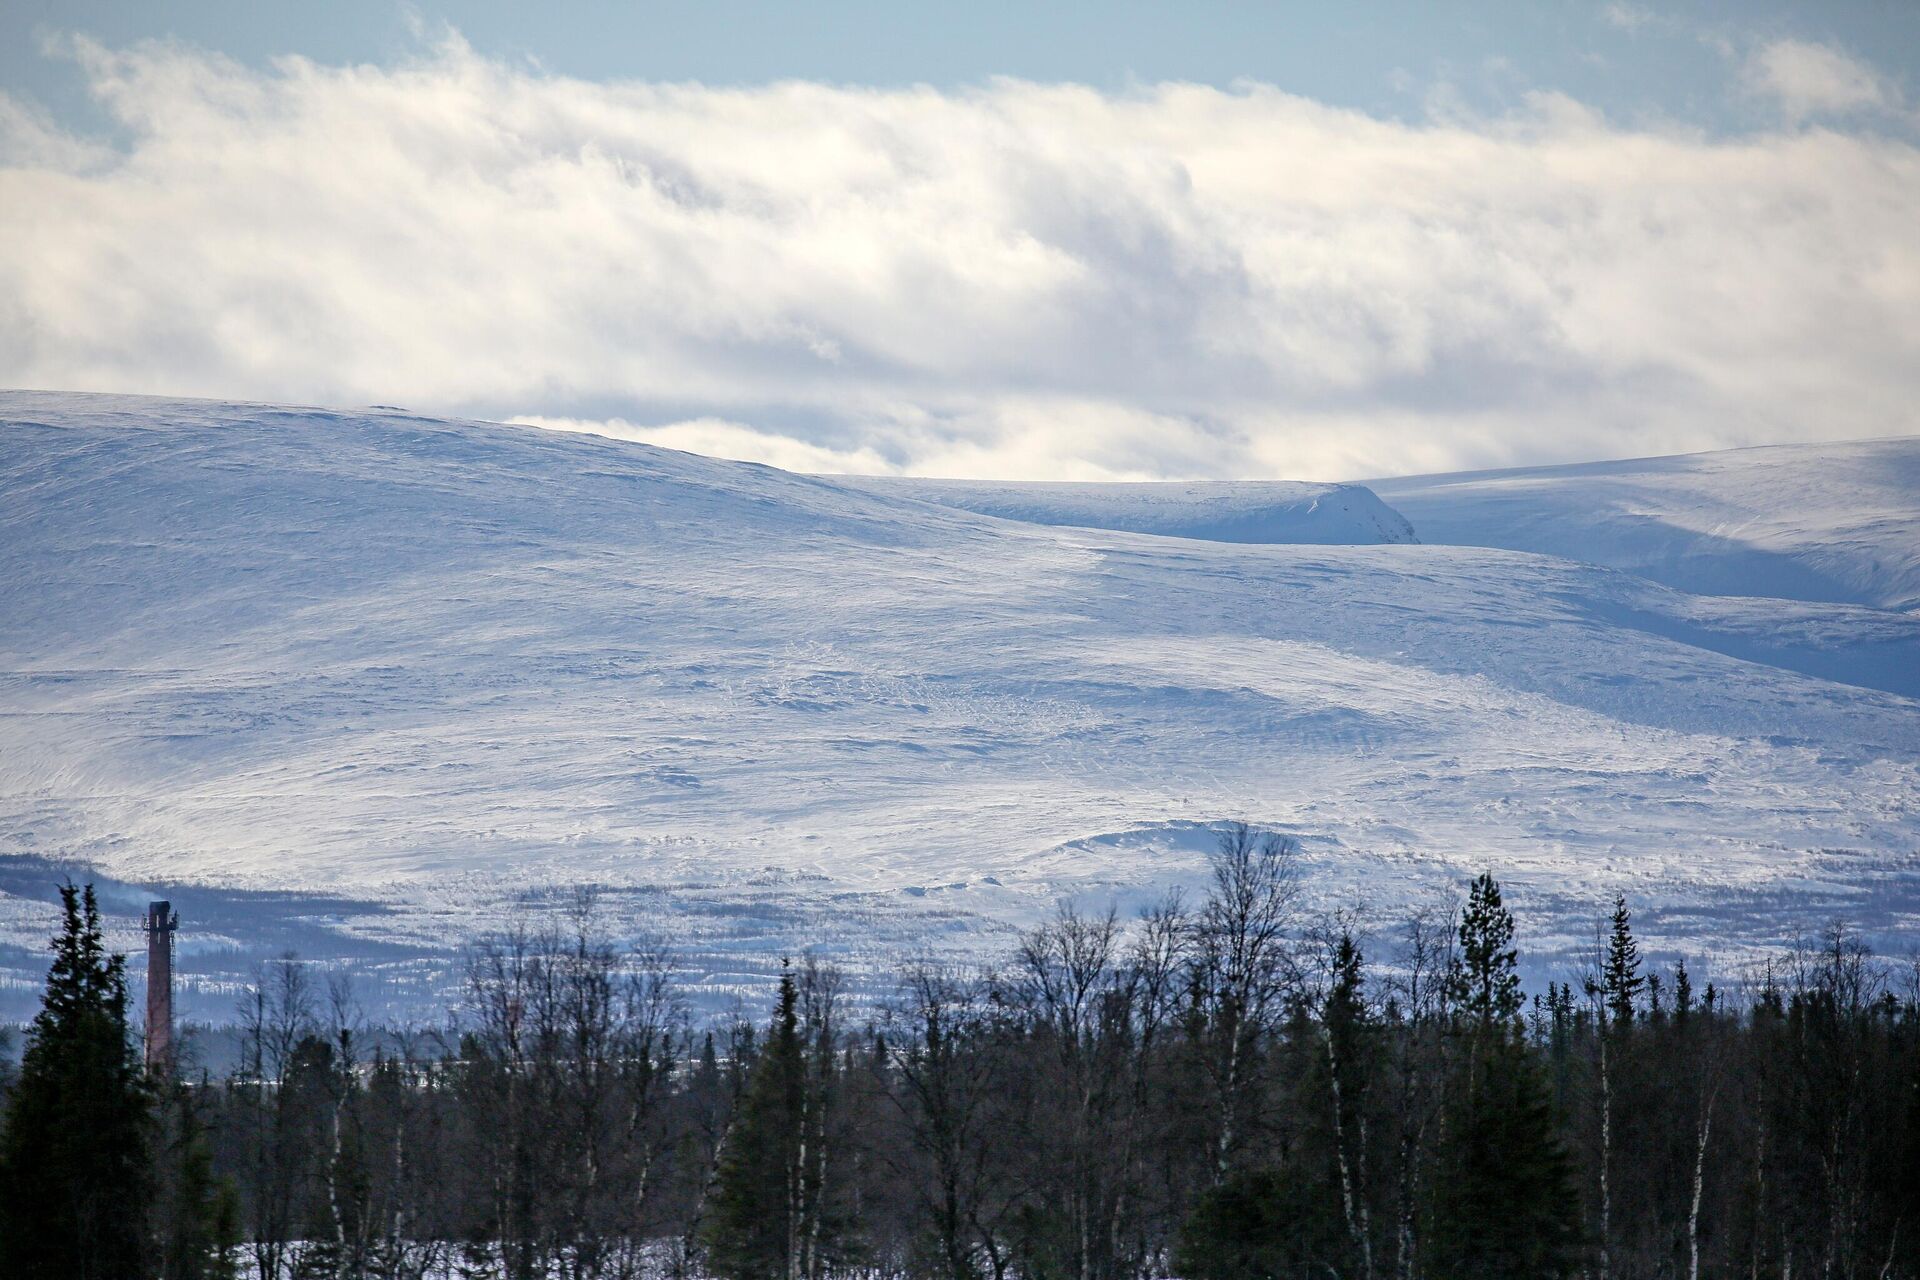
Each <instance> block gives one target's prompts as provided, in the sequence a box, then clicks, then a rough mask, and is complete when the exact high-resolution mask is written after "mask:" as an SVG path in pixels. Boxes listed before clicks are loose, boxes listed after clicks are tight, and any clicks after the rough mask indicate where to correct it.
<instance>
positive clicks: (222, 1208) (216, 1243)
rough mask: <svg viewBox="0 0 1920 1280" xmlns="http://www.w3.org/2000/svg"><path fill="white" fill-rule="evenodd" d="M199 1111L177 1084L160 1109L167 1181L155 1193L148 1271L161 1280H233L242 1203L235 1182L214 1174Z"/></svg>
mask: <svg viewBox="0 0 1920 1280" xmlns="http://www.w3.org/2000/svg"><path fill="white" fill-rule="evenodd" d="M204 1092H205V1091H204V1090H202V1094H203V1096H204ZM200 1106H201V1104H200V1103H199V1102H198V1101H197V1100H196V1099H195V1098H194V1097H193V1096H192V1094H191V1093H190V1092H189V1090H187V1089H186V1088H184V1087H182V1086H181V1085H179V1084H178V1083H173V1084H170V1085H169V1086H168V1087H167V1088H166V1090H165V1092H164V1093H163V1095H162V1098H161V1103H160V1106H159V1107H158V1108H157V1117H156V1118H157V1120H158V1130H159V1132H158V1134H157V1138H158V1141H157V1143H156V1148H157V1149H158V1150H159V1151H160V1152H161V1153H162V1175H161V1177H160V1178H159V1179H158V1180H157V1185H156V1186H155V1187H154V1191H153V1195H154V1200H153V1225H154V1232H153V1237H152V1240H151V1242H150V1246H149V1254H148V1257H149V1268H148V1269H149V1272H150V1273H151V1274H152V1275H154V1276H156V1277H158V1280H231V1277H232V1276H233V1274H234V1268H233V1251H234V1249H235V1248H237V1247H238V1245H239V1241H240V1198H239V1194H238V1193H237V1192H236V1191H235V1190H234V1187H233V1183H232V1182H231V1180H229V1179H227V1178H224V1177H221V1176H219V1175H217V1174H216V1173H215V1172H214V1169H213V1154H212V1150H211V1148H210V1145H209V1143H208V1134H207V1124H206V1121H205V1119H204V1118H203V1117H202V1115H201V1113H200Z"/></svg>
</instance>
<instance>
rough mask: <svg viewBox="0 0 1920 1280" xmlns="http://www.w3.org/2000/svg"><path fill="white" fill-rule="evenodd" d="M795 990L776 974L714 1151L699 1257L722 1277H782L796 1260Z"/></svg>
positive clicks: (799, 1190) (799, 1078) (802, 1071)
mask: <svg viewBox="0 0 1920 1280" xmlns="http://www.w3.org/2000/svg"><path fill="white" fill-rule="evenodd" d="M799 1003H800V995H799V991H798V989H797V988H796V987H795V985H794V980H793V974H792V972H791V971H790V970H783V971H782V972H781V974H780V1003H779V1006H778V1008H777V1009H776V1010H775V1013H774V1018H773V1025H772V1027H771V1028H769V1030H768V1033H767V1040H766V1044H765V1045H764V1046H763V1047H762V1048H761V1050H760V1055H759V1057H758V1059H757V1060H756V1061H755V1062H754V1064H753V1072H752V1075H751V1076H750V1077H749V1078H748V1081H747V1091H746V1093H745V1095H744V1096H743V1097H742V1098H741V1101H740V1111H739V1114H738V1115H737V1116H736V1117H735V1119H734V1122H733V1127H732V1128H731V1129H730V1130H728V1132H727V1140H726V1144H725V1146H724V1147H723V1148H722V1150H721V1154H720V1167H719V1170H718V1172H717V1173H716V1175H715V1180H714V1182H715V1185H714V1190H713V1196H712V1200H711V1203H710V1210H711V1215H712V1216H711V1217H710V1218H709V1220H708V1224H707V1230H706V1245H707V1261H708V1264H709V1266H711V1268H712V1269H713V1271H714V1272H715V1273H716V1274H718V1275H721V1276H725V1277H728V1280H790V1277H791V1276H792V1275H793V1269H794V1265H795V1263H796V1261H797V1255H798V1249H797V1241H796V1239H795V1237H796V1234H797V1232H798V1228H799V1225H800V1222H799V1219H800V1212H801V1204H800V1201H801V1197H802V1195H803V1192H804V1190H805V1188H804V1186H803V1172H804V1171H803V1169H802V1167H801V1154H802V1153H801V1149H800V1143H801V1132H802V1127H801V1126H802V1121H803V1118H804V1117H803V1113H802V1107H803V1106H804V1103H805V1093H806V1061H805V1055H804V1052H803V1046H802V1044H801V1037H800V1019H799Z"/></svg>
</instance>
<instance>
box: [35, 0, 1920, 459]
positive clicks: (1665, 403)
mask: <svg viewBox="0 0 1920 1280" xmlns="http://www.w3.org/2000/svg"><path fill="white" fill-rule="evenodd" d="M288 55H296V57H295V58H293V59H292V60H289V57H288ZM1917 58H1920V6H1914V5H1911V4H1906V3H1894V2H1892V0H1887V2H1883V3H1858V4H1851V5H1835V6H1789V5H1777V4H1775V5H1768V4H1751V3H1741V4H1732V3H1727V4H1706V3H1702V4H1691V5H1682V6H1651V5H1633V4H1626V3H1610V4H1609V3H1603V4H1540V3H1535V4H1477V5H1444V4H1442V5H1434V4H1422V5H1378V6H1304V5H1302V6H1284V5H1211V6H1208V5H1192V6H1165V5H1138V4H1113V5H1100V6H1093V5H1067V4H1060V5H1032V4H1027V5H1012V4H973V5H968V6H964V7H963V6H952V7H928V6H912V5H904V4H898V3H895V4H843V5H832V6H797V5H789V4H772V3H732V4H729V3H708V4H698V5H696V4H651V5H615V4H575V5H566V6H554V7H550V8H536V7H534V6H527V5H517V4H505V3H498V4H470V5H455V6H445V5H433V4H414V5H407V6H400V5H393V4H387V3H373V2H370V0H349V2H347V3H340V4H333V5H327V6H316V5H310V4H308V5H259V4H239V3H199V4H151V3H148V4H137V3H86V2H84V0H78V2H76V0H67V2H64V3H59V4H53V3H45V2H44V0H39V2H36V0H15V3H13V4H10V5H8V6H6V7H4V8H0V237H4V238H3V239H0V291H4V293H5V294H6V295H7V296H9V297H10V298H11V299H12V301H11V302H9V303H5V304H0V382H5V383H9V384H13V385H38V386H58V387H63V388H70V389H103V390H123V391H155V392H174V393H182V394H202V395H232V396H241V397H248V398H260V399H300V400H308V401H316V400H317V401H326V402H348V403H352V402H366V401H379V402H398V403H404V404H407V405H409V406H410V407H414V408H421V409H431V410H436V411H445V412H457V413H469V414H474V415H479V416H488V417H521V418H527V419H532V420H539V421H542V422H546V423H549V424H553V425H562V426H573V427H580V428H584V429H591V430H600V431H605V432H608V433H611V434H621V435H631V436H633V437H634V438H638V439H645V440H655V441H659V442H663V443H670V444H675V445H678V446H682V447H690V448H695V449H700V450H703V451H708V452H715V453H722V454H728V455H731V456H742V457H751V458H756V459H760V460H766V461H772V462H776V463H780V464H782V465H790V466H801V467H815V468H820V469H853V470H875V471H885V470H907V471H918V472H923V473H929V474H956V475H1027V476H1089V477H1092V476H1163V475H1164V476H1204V475H1300V476H1314V477H1351V476H1354V475H1366V474H1381V473H1387V472H1392V471H1407V470H1423V469H1439V468H1444V467H1449V466H1461V467H1468V466H1485V465H1497V464H1500V463H1505V462H1514V463H1524V462H1539V461H1555V460H1565V459H1572V458H1581V457H1596V456H1618V455H1621V454H1628V453H1644V452H1662V451H1672V450H1678V449H1686V448H1706V447H1718V446H1726V445H1737V444H1748V443H1764V442H1768V441H1775V440H1789V439H1813V438H1823V437H1839V436H1859V435H1886V434H1900V433H1906V432H1909V431H1914V430H1920V423H1917V422H1916V421H1915V418H1914V410H1913V409H1912V408H1911V406H1912V405H1913V404H1914V403H1916V402H1920V394H1916V393H1920V386H1916V385H1915V377H1916V375H1915V374H1914V373H1913V370H1914V369H1916V368H1920V349H1916V342H1920V339H1916V338H1915V337H1914V336H1913V335H1915V334H1917V333H1920V267H1917V266H1916V256H1915V255H1916V250H1915V248H1914V244H1913V241H1914V236H1913V235H1912V233H1911V227H1912V224H1913V221H1914V216H1913V215H1914V210H1915V209H1916V208H1920V176H1917V175H1920V161H1917V160H1916V155H1917V154H1920V153H1916V149H1915V142H1916V138H1917V137H1920V92H1916V67H1915V62H1916V59H1917Z"/></svg>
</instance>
